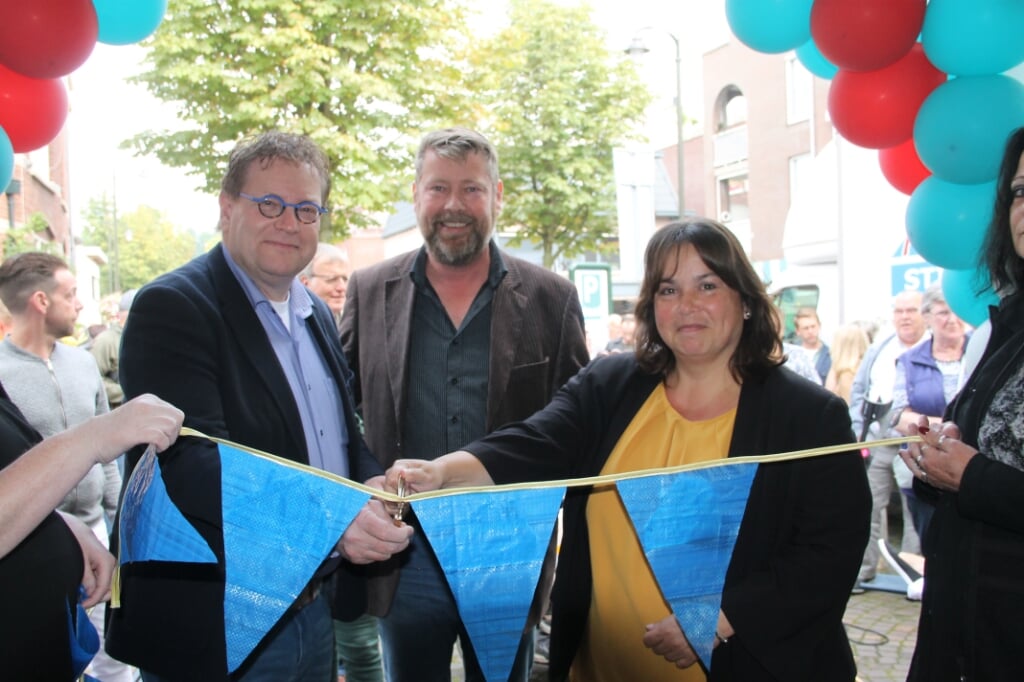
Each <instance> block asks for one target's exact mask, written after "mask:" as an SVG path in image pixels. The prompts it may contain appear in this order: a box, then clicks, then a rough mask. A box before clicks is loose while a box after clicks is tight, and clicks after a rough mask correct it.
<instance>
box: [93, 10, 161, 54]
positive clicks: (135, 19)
mask: <svg viewBox="0 0 1024 682" xmlns="http://www.w3.org/2000/svg"><path fill="white" fill-rule="evenodd" d="M92 4H93V7H95V8H96V19H97V20H98V22H99V35H98V36H97V40H98V41H99V42H101V43H106V44H107V45H130V44H131V43H137V42H139V41H140V40H144V39H145V38H148V37H149V36H150V35H152V33H153V31H155V30H156V27H157V26H159V25H160V22H161V21H163V19H164V14H166V13H167V0H92Z"/></svg>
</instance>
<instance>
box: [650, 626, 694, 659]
mask: <svg viewBox="0 0 1024 682" xmlns="http://www.w3.org/2000/svg"><path fill="white" fill-rule="evenodd" d="M644 646H645V647H647V648H648V649H650V650H651V651H653V652H654V653H656V654H658V655H659V656H662V657H664V659H665V660H666V661H668V662H669V663H675V665H676V667H677V668H689V667H690V666H691V665H693V664H694V663H696V662H697V654H696V653H695V652H694V650H693V647H691V646H690V642H689V641H688V640H687V639H686V635H684V634H683V630H682V628H681V627H679V621H677V620H676V617H675V616H674V615H672V614H669V615H668V616H666V617H664V618H662V619H661V620H660V621H658V622H657V623H651V624H650V625H648V626H647V631H646V632H645V633H644Z"/></svg>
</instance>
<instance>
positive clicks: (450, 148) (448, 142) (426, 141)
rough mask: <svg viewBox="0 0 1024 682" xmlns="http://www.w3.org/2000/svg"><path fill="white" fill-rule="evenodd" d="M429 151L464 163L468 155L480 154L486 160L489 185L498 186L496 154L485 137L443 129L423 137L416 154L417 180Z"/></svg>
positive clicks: (463, 130)
mask: <svg viewBox="0 0 1024 682" xmlns="http://www.w3.org/2000/svg"><path fill="white" fill-rule="evenodd" d="M431 149H432V150H434V152H435V153H436V154H437V155H438V156H440V157H441V158H444V159H450V160H452V161H465V160H466V157H467V156H469V155H470V154H474V153H475V154H482V155H483V157H484V158H485V159H487V174H488V175H489V176H490V178H491V183H492V184H494V185H497V184H498V152H497V150H496V149H495V148H494V145H492V144H491V143H490V141H489V140H488V139H487V138H486V137H484V136H483V135H481V134H480V133H478V132H476V131H475V130H469V129H468V128H445V129H444V130H435V131H434V132H432V133H427V134H426V135H424V136H423V139H422V140H420V148H419V151H417V152H416V179H417V180H419V179H420V174H421V173H422V172H423V159H424V157H425V156H426V155H427V151H428V150H431Z"/></svg>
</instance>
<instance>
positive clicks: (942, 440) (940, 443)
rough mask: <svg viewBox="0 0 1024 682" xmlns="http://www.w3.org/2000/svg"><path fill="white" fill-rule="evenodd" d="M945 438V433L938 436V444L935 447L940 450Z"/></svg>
mask: <svg viewBox="0 0 1024 682" xmlns="http://www.w3.org/2000/svg"><path fill="white" fill-rule="evenodd" d="M946 438H947V436H946V434H942V435H941V436H939V442H938V444H937V445H936V446H935V447H937V448H938V449H939V450H941V449H942V444H943V443H944V442H946Z"/></svg>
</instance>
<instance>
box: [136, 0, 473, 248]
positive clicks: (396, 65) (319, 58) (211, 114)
mask: <svg viewBox="0 0 1024 682" xmlns="http://www.w3.org/2000/svg"><path fill="white" fill-rule="evenodd" d="M464 25H465V22H464V10H463V9H462V8H461V6H460V5H459V4H458V0H403V1H402V2H398V3H390V2H380V1H373V0H362V1H360V0H349V1H347V2H341V1H337V2H334V1H331V2H324V1H323V0H213V1H211V0H175V2H173V3H171V5H170V6H169V7H168V12H167V15H166V17H165V19H164V21H163V23H162V25H161V27H160V29H159V30H158V31H157V32H156V33H155V34H154V36H153V38H151V39H150V40H149V42H148V45H149V46H150V47H151V50H150V52H149V54H148V57H147V66H148V67H149V70H148V71H146V72H145V73H143V74H141V75H140V76H138V77H137V79H136V80H137V82H141V83H142V84H144V85H145V86H146V88H147V89H148V90H149V91H150V92H152V93H153V94H154V95H155V96H156V97H157V98H159V99H161V100H164V101H169V102H175V103H177V104H179V105H180V110H181V114H180V116H181V119H182V120H183V121H184V122H186V124H188V125H187V130H183V131H179V132H169V131H147V132H146V133H144V134H141V135H138V136H136V137H135V138H133V140H131V141H130V145H131V146H132V147H134V148H135V149H136V151H138V152H142V153H152V154H154V155H155V156H156V157H157V158H158V159H160V161H161V162H163V163H164V164H166V165H168V166H172V167H188V168H190V169H191V170H192V172H193V173H195V174H198V175H199V176H201V177H202V178H204V179H205V183H206V189H207V190H210V191H216V190H217V189H218V184H219V181H220V178H221V176H222V175H223V171H224V167H225V166H226V162H227V159H226V156H227V152H228V151H229V150H230V149H231V147H233V146H234V144H235V143H236V142H237V141H238V140H240V139H241V138H243V137H245V136H247V135H250V134H252V133H254V132H260V131H264V130H267V129H270V128H279V129H283V130H290V131H293V132H301V133H307V134H309V135H310V136H311V137H313V138H314V139H315V140H316V141H317V142H318V143H320V144H321V145H322V146H323V147H324V149H326V150H327V152H328V154H329V155H330V157H331V160H332V163H333V180H334V187H335V188H336V189H337V191H336V192H335V193H334V195H333V196H332V197H331V203H332V206H333V209H334V210H333V213H332V214H331V216H330V220H329V224H325V225H324V228H325V235H330V236H333V237H341V236H343V235H345V234H347V233H348V231H349V229H350V228H351V227H353V226H359V225H366V224H371V223H373V222H375V220H376V218H375V215H374V214H375V213H378V212H380V211H388V210H391V208H392V205H393V203H394V202H395V201H396V200H397V199H399V198H400V197H402V196H404V194H405V186H406V185H405V184H403V183H407V178H408V177H409V173H410V170H409V169H410V168H411V165H412V164H411V161H410V158H411V154H410V147H411V145H412V144H414V143H415V140H416V139H418V137H419V136H420V134H422V132H423V130H424V129H425V128H429V127H434V126H435V125H438V124H439V123H447V122H448V121H450V120H452V119H453V118H463V117H462V116H461V115H459V113H458V112H460V111H461V110H462V109H463V108H464V107H465V106H467V105H466V104H465V103H466V102H468V101H469V98H468V97H467V96H465V93H464V92H462V91H461V89H460V79H461V77H462V74H463V73H464V70H465V69H464V64H463V63H462V62H460V60H459V58H458V54H457V53H458V50H459V49H461V45H462V44H463V43H464V41H465V35H464V31H465V28H464ZM403 179H404V180H403Z"/></svg>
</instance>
